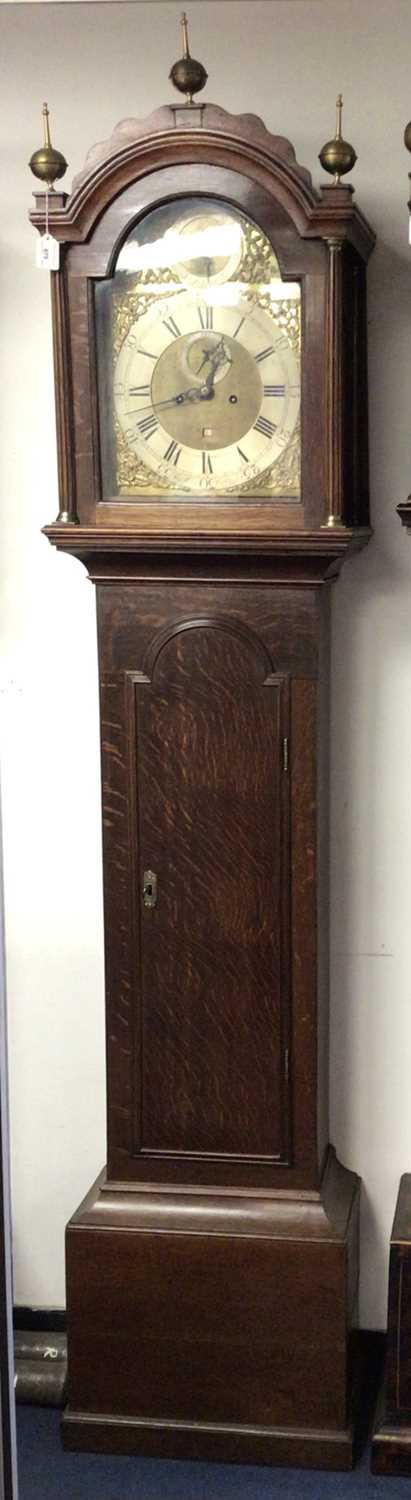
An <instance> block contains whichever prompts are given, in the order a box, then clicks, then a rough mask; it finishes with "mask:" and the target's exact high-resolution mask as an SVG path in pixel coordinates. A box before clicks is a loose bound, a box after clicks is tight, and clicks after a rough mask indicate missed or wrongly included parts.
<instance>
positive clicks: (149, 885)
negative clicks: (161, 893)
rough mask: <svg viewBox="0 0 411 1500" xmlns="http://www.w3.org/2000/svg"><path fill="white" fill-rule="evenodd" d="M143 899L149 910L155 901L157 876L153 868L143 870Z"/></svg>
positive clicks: (154, 904)
mask: <svg viewBox="0 0 411 1500" xmlns="http://www.w3.org/2000/svg"><path fill="white" fill-rule="evenodd" d="M143 901H144V905H145V906H147V907H148V909H149V910H150V909H151V908H152V907H153V906H156V903H157V876H156V874H155V872H154V870H144V875H143Z"/></svg>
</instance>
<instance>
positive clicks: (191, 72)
mask: <svg viewBox="0 0 411 1500" xmlns="http://www.w3.org/2000/svg"><path fill="white" fill-rule="evenodd" d="M180 24H181V29H182V33H183V56H182V57H180V58H179V59H178V62H175V63H173V67H172V68H171V72H170V73H169V78H171V82H172V83H173V84H174V88H176V89H178V90H179V93H180V94H186V95H187V104H192V102H193V94H199V92H200V89H203V88H204V85H205V84H206V83H207V78H208V73H206V70H205V68H203V64H202V63H201V62H197V61H196V58H195V57H191V54H190V48H189V45H188V21H187V16H186V14H185V11H183V14H182V17H181V23H180Z"/></svg>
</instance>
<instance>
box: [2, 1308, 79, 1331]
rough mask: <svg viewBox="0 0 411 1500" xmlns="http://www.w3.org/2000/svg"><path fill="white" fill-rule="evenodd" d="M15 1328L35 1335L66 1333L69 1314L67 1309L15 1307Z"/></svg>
mask: <svg viewBox="0 0 411 1500" xmlns="http://www.w3.org/2000/svg"><path fill="white" fill-rule="evenodd" d="M13 1328H14V1329H16V1331H20V1330H23V1332H26V1331H27V1332H28V1331H29V1329H30V1330H32V1331H33V1333H37V1332H39V1333H65V1332H66V1329H67V1313H66V1309H65V1307H20V1306H19V1307H14V1308H13Z"/></svg>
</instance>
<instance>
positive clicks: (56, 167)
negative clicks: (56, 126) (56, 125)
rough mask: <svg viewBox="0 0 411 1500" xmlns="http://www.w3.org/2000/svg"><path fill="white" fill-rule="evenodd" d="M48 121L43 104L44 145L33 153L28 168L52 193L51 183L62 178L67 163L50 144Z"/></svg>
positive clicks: (45, 106) (47, 109) (46, 108)
mask: <svg viewBox="0 0 411 1500" xmlns="http://www.w3.org/2000/svg"><path fill="white" fill-rule="evenodd" d="M49 120H50V116H49V108H48V104H43V123H44V145H43V146H40V147H39V150H38V151H33V155H32V156H31V157H30V161H29V167H30V168H31V171H32V172H33V174H34V177H39V178H40V182H45V183H46V185H47V187H48V188H49V189H50V192H54V187H53V183H55V182H56V181H57V178H58V177H64V173H65V172H67V162H66V158H65V156H63V155H62V152H61V151H56V150H55V147H54V146H52V144H51V140H50V124H49Z"/></svg>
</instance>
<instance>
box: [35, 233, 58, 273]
mask: <svg viewBox="0 0 411 1500" xmlns="http://www.w3.org/2000/svg"><path fill="white" fill-rule="evenodd" d="M59 265H60V245H59V242H58V240H55V239H53V235H52V234H42V235H40V239H38V240H37V245H36V266H37V267H38V269H39V270H40V271H58V268H59Z"/></svg>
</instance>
